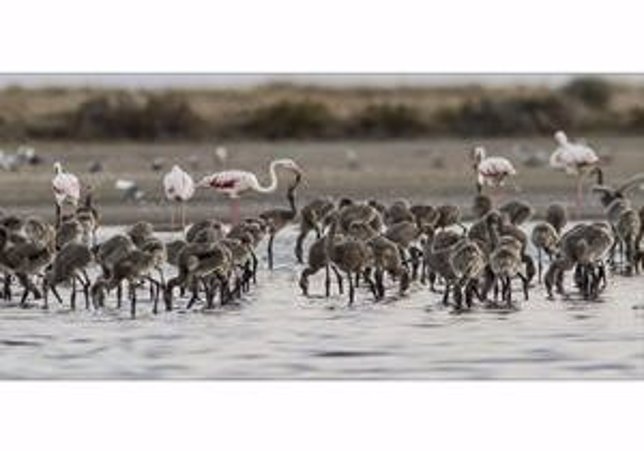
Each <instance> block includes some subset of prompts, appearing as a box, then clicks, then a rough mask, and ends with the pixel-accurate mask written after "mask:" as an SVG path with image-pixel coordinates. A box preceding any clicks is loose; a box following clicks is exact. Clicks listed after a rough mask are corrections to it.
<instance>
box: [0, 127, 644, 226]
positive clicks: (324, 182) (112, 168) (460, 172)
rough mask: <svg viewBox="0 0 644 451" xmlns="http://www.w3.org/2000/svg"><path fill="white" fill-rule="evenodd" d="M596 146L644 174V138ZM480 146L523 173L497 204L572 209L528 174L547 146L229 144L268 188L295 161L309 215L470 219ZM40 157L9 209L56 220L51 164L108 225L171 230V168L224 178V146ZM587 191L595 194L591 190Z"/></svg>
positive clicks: (264, 201)
mask: <svg viewBox="0 0 644 451" xmlns="http://www.w3.org/2000/svg"><path fill="white" fill-rule="evenodd" d="M588 140H589V142H590V143H591V144H592V145H593V146H594V147H595V148H596V149H597V150H598V152H599V153H600V154H601V155H602V156H603V157H605V158H606V161H605V163H604V167H605V173H606V178H607V180H608V181H609V182H610V181H611V180H614V181H618V180H621V179H622V178H625V177H627V176H629V175H631V174H633V173H636V172H638V171H644V157H643V155H642V153H641V152H642V151H641V147H642V144H644V139H643V138H642V137H623V138H615V137H589V138H588ZM475 143H481V144H483V145H485V146H486V147H487V148H488V150H489V153H490V154H495V155H502V156H506V157H509V158H510V159H512V160H513V161H514V162H515V165H516V166H517V169H518V171H519V175H518V176H517V178H516V184H517V187H518V191H515V190H514V189H513V188H512V187H508V188H507V189H505V190H503V191H502V192H500V193H499V194H498V197H499V198H500V199H508V198H510V197H520V198H523V199H526V200H528V201H530V202H532V203H533V204H534V205H535V206H536V207H537V209H540V208H543V207H544V206H545V205H547V203H548V202H551V201H555V200H557V201H562V202H568V203H572V201H573V196H572V195H573V187H574V179H573V178H570V177H567V176H566V175H565V174H563V173H560V172H555V171H553V170H552V169H550V168H548V167H547V166H541V167H533V166H528V165H526V164H525V161H526V160H527V159H528V157H529V156H530V155H540V156H541V157H542V158H547V156H548V154H549V153H550V152H551V151H552V149H553V148H554V144H553V142H552V141H551V140H550V139H548V138H543V139H535V138H512V139H495V140H478V141H469V140H467V141H466V140H461V139H434V140H420V141H383V142H324V143H313V142H231V143H226V145H227V147H228V149H229V155H230V157H229V160H228V162H227V163H226V166H225V167H227V168H239V169H246V170H251V171H254V172H256V173H257V174H258V177H259V178H260V180H261V181H262V182H263V183H268V173H267V166H268V163H269V162H270V161H271V159H273V158H282V157H291V158H294V159H296V160H297V161H298V162H299V163H300V164H301V165H302V166H303V167H304V168H305V171H306V178H305V181H304V183H303V185H302V186H301V189H300V190H299V191H298V201H299V202H300V205H302V204H304V203H305V202H306V201H308V200H310V199H312V198H314V197H316V196H320V195H330V196H334V197H338V196H344V195H347V196H352V197H355V198H360V199H367V198H372V197H375V198H379V199H381V200H383V201H385V202H387V201H391V200H393V199H396V198H399V197H406V198H408V199H410V200H411V201H424V202H430V203H433V204H439V203H442V202H447V201H449V202H455V203H457V204H459V205H461V206H462V207H463V208H465V209H466V210H469V208H468V207H469V204H470V199H471V196H472V194H473V192H474V180H473V176H472V172H471V167H470V164H469V160H468V151H469V149H470V148H471V146H472V145H473V144H475ZM0 147H2V148H5V149H7V148H10V147H9V146H7V145H6V144H0ZM34 147H35V148H36V149H37V151H38V153H39V154H40V155H42V156H43V157H44V158H45V162H44V163H43V164H42V165H40V166H34V167H25V168H22V169H21V170H20V171H19V172H0V208H2V209H4V210H8V211H15V212H21V213H28V214H37V215H40V216H43V217H46V218H53V196H52V194H51V186H50V179H51V177H52V169H51V163H52V162H53V161H55V160H61V161H62V162H63V163H64V164H65V166H66V167H67V168H68V169H69V170H70V171H71V172H74V173H75V174H77V175H78V176H79V177H80V178H81V181H82V182H83V184H86V185H92V186H93V187H94V189H95V192H96V202H97V204H98V205H99V206H100V209H101V212H102V216H103V223H104V224H123V223H128V222H132V221H135V220H148V221H152V222H154V223H155V224H157V225H159V226H166V225H168V223H169V221H170V209H169V208H170V206H169V205H168V204H167V203H166V201H165V200H164V198H163V194H162V191H161V179H162V177H163V174H164V173H165V172H166V171H167V170H169V168H170V166H171V165H172V164H173V163H175V162H176V163H179V164H181V165H182V166H183V167H184V168H185V169H186V170H188V171H189V172H191V173H192V174H193V176H194V177H195V178H196V179H198V178H200V177H201V176H203V175H205V174H208V173H211V172H214V171H217V170H221V169H223V167H222V166H221V165H220V164H218V163H217V162H216V159H215V158H214V152H213V150H214V148H215V146H214V145H212V144H209V143H182V144H154V143H150V144H140V143H136V144H131V143H119V144H113V143H110V144H85V143H34ZM349 150H351V151H353V152H354V153H355V155H356V160H355V161H356V163H355V165H351V164H349V161H348V158H347V152H348V151H349ZM155 158H162V159H163V160H164V163H165V166H164V168H163V169H162V170H161V171H159V172H155V171H153V170H152V169H151V162H152V161H153V160H154V159H155ZM94 161H100V162H101V163H102V164H103V166H104V168H105V169H104V171H103V172H100V173H95V174H90V173H89V172H88V166H89V164H90V163H91V162H94ZM284 177H288V175H284ZM119 178H122V179H127V180H133V181H135V182H136V183H137V184H139V186H140V187H141V189H142V190H143V191H144V192H145V193H146V194H145V197H144V201H143V202H140V203H137V202H129V203H128V202H124V201H123V194H122V192H119V191H117V190H116V189H115V188H114V183H115V181H116V180H117V179H119ZM283 180H284V179H283ZM587 186H588V189H589V188H590V186H591V183H590V182H589V183H588V184H587ZM587 201H588V202H587V204H588V208H587V210H586V212H587V213H588V214H589V215H599V214H600V213H601V212H600V209H599V206H598V205H597V202H596V201H595V200H594V199H592V197H591V196H590V195H589V196H588V197H587ZM280 205H283V206H286V200H285V198H284V193H283V190H281V189H280V190H278V191H277V192H276V193H273V194H270V195H258V194H255V193H249V195H247V196H245V197H244V198H243V199H242V201H241V211H242V214H243V215H251V214H257V213H259V212H260V211H261V210H262V209H265V208H272V207H275V206H280ZM187 211H188V217H189V218H190V219H200V218H205V217H213V216H215V217H220V218H222V219H226V218H227V215H228V211H229V209H228V201H227V199H226V198H225V197H222V196H218V195H216V194H215V193H212V192H209V191H207V190H203V191H199V192H198V193H197V194H196V196H195V197H194V199H193V200H192V201H191V202H190V203H189V205H188V210H187ZM467 213H469V211H467Z"/></svg>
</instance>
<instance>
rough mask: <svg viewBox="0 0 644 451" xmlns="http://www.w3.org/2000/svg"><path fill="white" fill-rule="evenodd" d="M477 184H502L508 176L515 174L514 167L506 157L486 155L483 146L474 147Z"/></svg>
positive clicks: (480, 185)
mask: <svg viewBox="0 0 644 451" xmlns="http://www.w3.org/2000/svg"><path fill="white" fill-rule="evenodd" d="M474 161H475V170H476V175H477V182H478V183H477V185H478V186H479V188H480V187H482V186H483V185H487V186H503V185H504V184H505V180H506V179H507V178H508V177H511V176H514V175H516V174H517V171H516V169H514V166H513V165H512V163H511V162H510V160H508V159H507V158H503V157H487V156H486V154H485V149H484V148H483V147H476V148H475V149H474Z"/></svg>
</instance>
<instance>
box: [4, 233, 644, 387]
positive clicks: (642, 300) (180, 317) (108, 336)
mask: <svg viewBox="0 0 644 451" xmlns="http://www.w3.org/2000/svg"><path fill="white" fill-rule="evenodd" d="M113 232H114V229H112V230H109V231H107V232H106V233H113ZM294 234H295V229H290V230H287V231H285V232H284V233H282V234H281V235H279V237H278V238H277V239H276V269H275V271H274V272H273V273H270V272H268V271H267V270H266V269H264V268H263V267H262V270H261V272H260V274H259V281H258V282H259V283H258V285H257V286H255V287H253V288H252V290H251V293H250V294H248V295H246V296H245V297H244V298H243V299H242V301H241V302H240V303H239V304H238V305H237V306H234V307H227V308H225V309H218V310H215V311H210V312H203V311H201V310H200V309H199V308H195V309H193V310H191V311H189V312H187V311H185V310H182V307H183V306H184V305H185V300H182V301H180V308H179V309H178V310H177V311H174V312H170V313H165V312H164V313H161V314H159V315H156V316H154V315H152V314H151V311H150V310H151V308H150V307H151V306H150V304H149V301H148V300H147V298H146V297H145V294H144V293H146V292H147V290H141V291H140V294H139V298H142V300H141V302H140V303H139V316H138V318H137V319H135V320H131V319H130V318H129V316H128V311H127V308H124V309H122V310H121V311H117V310H116V309H115V308H114V302H113V300H110V301H108V302H109V307H108V309H106V310H105V311H102V312H94V311H85V310H82V309H81V310H78V311H75V312H71V311H69V310H68V308H67V306H64V307H61V306H58V305H57V304H56V303H55V302H53V303H50V305H51V308H50V310H49V311H43V310H41V309H40V308H38V307H37V305H38V304H34V307H33V308H29V309H20V308H18V307H17V306H16V305H15V303H13V304H9V303H4V301H0V352H1V354H0V355H1V357H0V362H1V364H0V377H1V378H67V379H70V378H72V379H86V378H88V379H97V378H99V379H104V378H144V379H152V378H154V379H157V378H161V379H191V378H213V379H218V378H253V379H255V378H280V379H281V378H288V379H292V378H302V379H308V378H336V379H337V378H339V379H364V378H369V379H374V378H376V379H377V378H385V379H396V378H401V379H403V378H404V379H410V378H413V379H455V378H456V379H463V378H468V379H471V378H477V379H480V378H553V379H554V378H593V379H595V378H642V377H644V276H640V277H633V278H626V277H617V276H614V277H612V278H611V279H610V286H609V288H608V290H607V291H606V292H605V293H604V294H603V296H602V298H601V299H600V302H584V301H581V300H576V299H575V297H574V296H573V298H572V299H571V300H569V301H561V300H557V301H554V302H552V301H547V300H546V299H545V296H544V292H543V290H542V288H541V287H536V288H535V289H533V290H532V291H531V300H530V301H528V302H519V305H520V308H519V309H518V310H516V311H502V310H496V311H495V310H485V309H483V308H480V307H479V308H476V309H474V310H473V311H471V312H467V313H463V314H454V313H451V312H450V310H449V309H446V308H444V307H442V306H441V305H440V298H439V295H436V294H430V293H429V292H428V291H427V289H426V288H425V287H423V286H420V285H414V286H412V289H411V292H410V294H409V296H407V297H405V298H403V299H389V300H387V301H385V302H381V303H378V304H375V303H373V302H372V301H371V296H370V294H369V293H367V292H366V291H363V290H364V289H363V288H361V289H360V291H359V297H358V300H357V302H356V305H355V306H354V307H353V308H347V307H346V299H345V298H344V297H340V296H338V295H337V293H336V291H335V290H334V294H333V296H332V297H331V298H329V299H325V298H324V297H322V296H321V294H322V293H323V287H322V279H321V277H322V271H321V272H320V274H318V275H317V276H315V277H313V278H312V279H311V294H312V295H313V296H312V297H311V298H308V299H307V298H304V297H302V296H301V295H300V294H299V289H298V288H297V279H298V275H299V272H300V271H301V269H302V268H301V267H300V266H298V265H295V264H294V263H293V257H292V244H291V243H293V237H294ZM264 252H265V251H264V248H263V247H260V249H258V253H259V255H260V256H263V255H264ZM517 288H518V287H517ZM394 291H395V290H392V293H393V292H394ZM61 294H63V296H65V294H66V293H61ZM516 298H517V299H521V297H520V295H519V293H518V292H517V296H516ZM80 300H81V302H80V305H81V306H82V305H83V298H82V295H81V297H80Z"/></svg>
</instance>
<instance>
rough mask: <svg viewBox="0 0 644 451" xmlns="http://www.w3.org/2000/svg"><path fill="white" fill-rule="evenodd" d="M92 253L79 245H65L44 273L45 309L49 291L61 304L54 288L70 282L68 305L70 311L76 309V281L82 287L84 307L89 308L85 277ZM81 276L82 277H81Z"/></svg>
mask: <svg viewBox="0 0 644 451" xmlns="http://www.w3.org/2000/svg"><path fill="white" fill-rule="evenodd" d="M92 260H93V258H92V253H91V251H90V250H89V248H88V247H87V246H85V245H83V244H80V243H68V244H66V245H65V246H64V247H63V248H62V249H61V250H60V251H59V252H58V253H57V254H56V257H55V258H54V261H53V263H52V264H51V266H50V267H49V269H48V270H47V271H46V272H45V278H44V283H43V287H44V292H45V307H47V294H48V292H49V289H51V290H52V292H53V293H54V295H55V296H56V299H58V302H60V303H61V304H62V303H63V300H62V299H61V297H60V295H59V294H58V291H57V290H56V287H57V286H58V285H59V284H60V283H62V282H67V281H71V282H72V292H71V295H70V304H71V308H72V310H74V309H76V281H77V280H78V281H79V282H80V284H81V285H82V286H83V293H84V294H85V307H86V308H89V287H90V280H89V277H88V276H87V272H86V268H87V267H88V266H89V264H90V263H91V262H92ZM81 276H82V277H81Z"/></svg>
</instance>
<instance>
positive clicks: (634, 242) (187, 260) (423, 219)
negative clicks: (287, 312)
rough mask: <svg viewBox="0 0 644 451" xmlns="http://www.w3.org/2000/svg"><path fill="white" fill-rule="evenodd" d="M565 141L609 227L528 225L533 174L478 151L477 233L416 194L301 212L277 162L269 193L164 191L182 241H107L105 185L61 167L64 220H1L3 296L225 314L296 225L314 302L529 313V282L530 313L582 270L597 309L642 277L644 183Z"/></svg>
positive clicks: (563, 166) (154, 236)
mask: <svg viewBox="0 0 644 451" xmlns="http://www.w3.org/2000/svg"><path fill="white" fill-rule="evenodd" d="M554 138H555V142H556V144H557V148H556V149H555V150H554V152H553V153H552V156H551V158H550V163H551V166H552V167H553V169H557V170H564V171H565V172H566V173H567V174H570V175H574V176H575V177H576V185H577V190H576V192H577V200H578V203H577V207H578V211H581V208H582V205H583V199H582V197H583V196H582V194H583V190H582V189H581V188H580V187H581V186H582V180H583V178H584V177H586V176H589V175H591V174H596V176H597V179H596V184H595V186H594V187H593V189H592V193H593V194H594V195H595V196H596V199H597V201H598V202H599V204H600V205H601V206H602V208H603V209H604V212H605V219H604V220H600V221H582V222H578V223H574V224H571V223H570V222H569V221H568V214H567V211H566V208H565V207H564V206H563V205H562V204H559V203H552V204H551V205H549V206H548V208H547V209H546V210H545V211H543V212H541V213H542V214H541V215H540V216H542V217H543V218H544V219H543V220H540V221H537V222H536V223H534V224H531V225H530V226H528V224H529V220H530V219H531V218H532V217H533V216H534V215H535V214H536V213H538V212H537V211H535V209H534V208H533V207H532V206H531V205H530V204H529V203H527V202H525V201H523V200H521V199H516V198H512V199H508V200H506V201H505V202H499V201H498V199H497V198H496V196H495V194H498V191H499V190H500V189H502V188H503V187H504V186H505V185H506V183H507V182H508V181H511V183H513V184H514V180H515V179H517V178H518V177H519V174H518V171H517V170H516V169H515V168H514V166H513V165H512V162H511V161H510V160H508V159H506V158H503V157H498V156H488V155H487V152H486V150H485V149H484V148H483V147H480V146H478V147H475V148H474V150H473V151H472V154H471V162H472V168H473V171H474V179H475V189H474V190H473V191H472V205H471V213H472V215H473V217H474V219H473V220H472V221H471V222H468V223H467V224H466V223H465V222H464V221H463V216H464V215H465V213H464V211H463V210H462V206H459V205H454V204H442V205H432V204H430V203H423V202H420V203H411V202H409V201H408V200H406V199H398V200H395V201H393V202H391V203H390V204H385V203H383V202H382V201H380V200H378V199H369V200H364V201H360V200H356V199H352V198H349V197H342V198H340V199H332V198H330V197H318V198H314V199H312V200H311V201H310V202H308V203H307V204H306V205H303V206H301V207H299V206H298V203H297V196H296V193H297V191H298V190H299V189H301V182H302V180H303V178H304V177H305V173H304V171H303V170H302V168H301V166H300V165H299V164H298V163H296V162H295V161H294V160H292V159H277V160H274V161H272V162H271V163H270V165H269V177H270V181H269V183H268V185H262V184H261V183H260V182H259V179H258V177H257V176H256V175H255V174H254V173H252V172H249V171H242V170H235V169H227V170H223V171H219V172H215V173H212V174H210V175H206V176H204V177H202V178H201V179H200V180H199V182H198V183H195V182H194V179H193V177H192V176H191V175H190V174H189V173H188V172H186V171H185V170H183V169H182V168H181V167H180V166H179V165H174V166H173V167H172V168H171V170H170V171H169V172H168V173H167V174H165V175H164V176H163V178H162V182H161V184H162V187H163V192H164V194H165V197H166V199H167V200H168V201H169V202H170V203H171V204H172V213H171V223H172V231H173V232H172V237H171V239H170V240H168V239H167V238H163V237H162V236H160V235H159V233H158V232H157V231H156V230H155V228H154V227H153V225H152V224H150V223H148V222H145V221H140V222H137V223H135V224H132V225H130V226H129V227H128V228H127V229H126V230H125V231H124V232H122V233H118V234H115V235H113V236H111V237H109V238H107V239H104V240H102V241H99V240H98V239H97V230H98V229H99V227H100V219H101V215H100V213H99V209H98V206H97V205H95V203H94V198H93V191H92V188H91V187H90V186H81V183H80V181H79V178H78V177H76V176H75V175H74V174H72V173H70V172H68V171H66V170H65V169H64V168H63V165H62V164H61V163H60V162H56V163H55V164H54V177H53V178H52V189H53V197H54V204H55V218H56V219H55V223H54V224H49V223H48V222H46V221H44V220H43V219H41V218H37V217H26V218H24V217H20V216H17V215H13V214H9V213H5V212H2V211H0V273H1V274H3V277H2V280H3V284H2V288H1V289H0V297H2V298H4V299H5V301H7V302H9V301H11V300H12V299H13V293H14V292H15V291H16V290H18V291H20V292H21V298H20V303H19V305H20V306H23V307H28V306H30V305H32V302H33V301H39V300H42V303H41V305H42V307H43V308H48V307H49V302H48V301H49V295H50V293H51V294H53V296H54V297H55V298H56V300H57V301H58V302H59V303H60V304H65V300H64V299H63V297H62V296H61V294H60V292H59V290H58V289H59V287H60V286H61V285H64V286H67V287H70V289H69V299H68V303H69V306H70V308H71V309H76V307H77V303H76V298H77V293H82V295H83V298H84V303H85V308H86V309H96V310H100V309H104V308H106V307H107V304H108V301H109V300H110V299H111V293H112V292H114V299H115V305H116V307H117V308H120V307H121V306H122V302H123V297H124V289H125V288H127V298H128V300H129V302H130V314H131V316H132V317H136V315H137V303H138V299H139V298H140V292H141V290H146V292H147V294H148V296H149V299H150V301H151V304H152V311H153V313H158V312H159V309H160V307H159V306H160V305H161V306H163V308H164V309H165V310H166V311H171V310H174V309H175V308H177V300H181V299H185V304H184V308H185V309H191V308H194V307H195V306H196V305H202V306H203V308H205V309H212V308H216V307H218V306H225V305H228V304H231V303H235V302H237V300H238V299H240V298H241V297H242V296H244V294H245V293H247V292H248V291H249V290H250V289H251V288H252V287H253V286H254V285H255V284H257V283H258V277H257V276H258V271H259V268H260V266H261V265H260V263H261V259H260V258H259V257H258V248H259V246H260V244H261V243H263V242H264V241H266V252H267V256H266V261H267V267H268V270H274V268H275V258H274V249H273V247H274V242H275V240H276V238H277V237H278V236H279V235H280V232H282V231H283V230H285V229H286V228H288V227H289V226H292V227H295V228H299V232H298V233H296V234H295V236H296V239H295V240H294V243H293V262H292V263H293V265H300V266H299V267H297V266H295V268H297V271H298V277H297V278H296V279H297V287H296V292H297V291H299V292H301V295H302V296H311V293H312V292H314V291H316V290H317V289H316V288H315V287H314V286H312V284H311V278H312V277H314V276H315V275H316V274H318V273H319V272H320V271H322V272H323V274H322V275H323V280H324V285H323V294H324V296H326V297H329V296H331V294H332V292H333V291H334V290H333V288H334V285H335V289H336V291H337V292H338V293H339V294H340V295H342V296H344V295H345V294H346V296H347V301H348V305H354V304H355V303H356V300H357V299H358V297H359V294H360V293H361V292H362V291H365V292H366V293H368V296H370V297H371V299H372V300H373V301H374V302H380V301H383V300H392V299H404V298H405V296H406V295H407V294H408V293H409V292H410V291H412V290H415V291H417V290H419V289H422V287H426V290H427V291H428V292H429V293H440V294H441V298H440V299H441V300H440V303H441V305H444V306H445V307H450V308H453V309H454V310H455V311H464V310H468V309H472V308H475V307H476V306H477V305H478V306H481V307H483V308H511V309H514V308H517V307H518V305H519V303H518V300H517V299H516V298H515V291H516V288H517V286H516V284H517V283H518V284H519V289H520V292H521V293H522V297H523V300H524V302H525V301H527V300H528V299H529V298H530V291H531V289H533V288H534V287H535V286H538V285H542V284H543V286H544V291H545V293H546V296H547V298H548V299H552V300H554V299H555V298H556V297H557V296H560V297H562V298H569V297H570V296H571V295H572V292H571V291H570V289H569V288H567V286H569V285H568V284H566V282H565V276H566V274H568V273H570V274H572V287H573V288H574V289H576V290H577V292H578V295H579V296H580V297H581V298H583V299H587V300H595V299H597V298H598V297H599V296H600V295H601V293H602V292H603V291H604V290H605V289H607V288H608V286H609V284H608V277H609V275H610V274H615V273H618V274H622V275H624V276H633V275H636V274H638V273H639V272H640V271H641V269H642V267H643V265H644V250H642V248H641V243H642V239H643V237H644V208H639V209H637V208H636V207H635V206H634V205H633V202H632V200H631V199H630V196H631V194H632V192H633V190H634V188H635V187H637V186H639V185H641V184H642V183H643V182H644V174H636V175H634V176H632V177H630V178H627V179H625V180H623V181H620V182H619V183H616V184H606V181H605V180H604V175H603V172H602V169H601V167H600V162H599V159H598V157H597V155H596V153H595V152H594V151H593V150H592V149H591V148H590V147H588V146H587V145H585V144H581V143H573V142H570V141H569V140H568V138H567V137H566V135H565V134H564V133H563V132H562V131H559V132H557V133H556V134H555V135H554ZM220 153H221V154H222V155H223V151H222V152H220ZM278 171H279V174H280V175H281V176H282V177H278ZM284 184H285V189H284V193H285V194H284V206H283V207H281V208H273V209H269V210H265V211H262V212H258V214H256V215H254V216H251V217H244V218H241V217H240V215H239V201H240V198H241V196H242V195H244V194H246V193H249V192H256V193H260V194H265V193H273V192H276V191H277V190H278V189H279V188H280V186H284ZM515 187H516V185H515ZM199 189H203V190H204V191H210V192H214V193H217V194H223V195H224V196H226V197H227V198H228V199H229V201H230V203H231V215H230V220H229V221H228V222H227V223H224V222H222V221H220V220H218V219H214V218H213V219H207V220H202V221H197V222H194V223H190V221H189V220H187V218H186V211H185V207H186V204H187V203H188V202H189V201H190V200H191V199H192V198H193V197H194V195H195V193H196V192H197V190H199ZM177 208H178V209H179V212H178V216H179V218H180V219H179V221H178V222H179V223H180V229H179V230H176V228H175V227H176V226H175V217H176V216H177V211H176V209H177ZM66 210H67V211H66ZM311 232H314V234H313V237H311V236H310V234H311ZM533 255H534V256H536V263H535V260H534V257H533ZM332 273H333V277H332ZM177 296H178V298H177Z"/></svg>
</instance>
